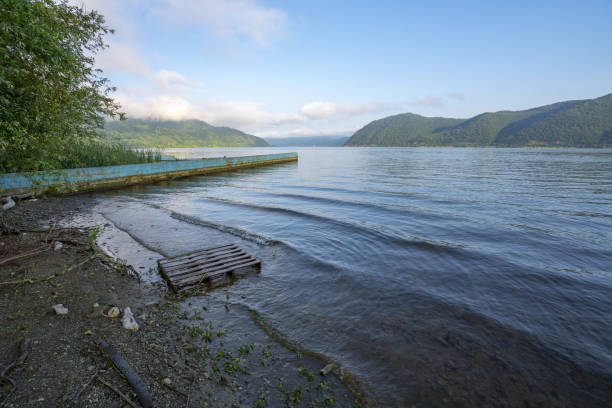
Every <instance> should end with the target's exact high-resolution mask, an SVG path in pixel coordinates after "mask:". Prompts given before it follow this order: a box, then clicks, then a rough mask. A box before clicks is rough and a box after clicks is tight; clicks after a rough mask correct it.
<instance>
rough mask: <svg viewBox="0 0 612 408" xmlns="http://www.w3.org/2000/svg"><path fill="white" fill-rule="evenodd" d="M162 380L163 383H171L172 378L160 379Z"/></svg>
mask: <svg viewBox="0 0 612 408" xmlns="http://www.w3.org/2000/svg"><path fill="white" fill-rule="evenodd" d="M162 382H163V383H164V385H171V384H172V380H171V379H169V378H168V377H166V378H164V379H163V380H162Z"/></svg>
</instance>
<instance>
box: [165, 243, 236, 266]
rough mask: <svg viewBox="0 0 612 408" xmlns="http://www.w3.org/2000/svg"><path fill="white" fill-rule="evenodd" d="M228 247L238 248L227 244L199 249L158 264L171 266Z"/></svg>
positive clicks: (166, 259)
mask: <svg viewBox="0 0 612 408" xmlns="http://www.w3.org/2000/svg"><path fill="white" fill-rule="evenodd" d="M230 247H233V248H238V247H237V246H236V244H228V245H223V246H220V247H215V248H207V249H199V250H197V251H192V252H188V253H186V254H182V255H179V256H175V257H172V258H165V259H160V262H161V263H162V264H164V265H169V264H172V263H174V262H180V261H183V260H185V259H189V258H193V257H197V256H200V255H206V254H210V253H214V252H220V251H225V250H228V249H230Z"/></svg>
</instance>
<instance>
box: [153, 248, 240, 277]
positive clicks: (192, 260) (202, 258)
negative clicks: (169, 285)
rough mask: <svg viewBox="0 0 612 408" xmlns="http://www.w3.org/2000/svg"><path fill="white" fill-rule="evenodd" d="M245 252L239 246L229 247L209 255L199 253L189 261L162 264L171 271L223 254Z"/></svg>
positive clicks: (232, 254) (235, 254) (230, 254)
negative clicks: (227, 249) (168, 264)
mask: <svg viewBox="0 0 612 408" xmlns="http://www.w3.org/2000/svg"><path fill="white" fill-rule="evenodd" d="M243 253H245V252H244V251H243V250H242V249H240V248H236V249H231V250H229V251H223V252H217V253H215V254H211V255H200V256H199V257H197V258H192V259H191V260H189V261H186V262H184V263H180V264H173V265H170V266H167V265H164V269H166V271H167V272H170V271H173V270H177V269H183V268H187V267H189V266H190V265H198V264H201V263H202V262H209V261H211V260H214V259H217V258H221V257H224V256H227V255H229V256H237V255H240V254H243Z"/></svg>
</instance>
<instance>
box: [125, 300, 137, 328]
mask: <svg viewBox="0 0 612 408" xmlns="http://www.w3.org/2000/svg"><path fill="white" fill-rule="evenodd" d="M121 323H122V324H123V327H125V328H126V329H128V330H133V331H136V330H138V328H139V326H138V323H136V319H134V315H133V314H132V311H131V310H130V307H129V306H128V307H126V308H125V309H123V317H122V318H121Z"/></svg>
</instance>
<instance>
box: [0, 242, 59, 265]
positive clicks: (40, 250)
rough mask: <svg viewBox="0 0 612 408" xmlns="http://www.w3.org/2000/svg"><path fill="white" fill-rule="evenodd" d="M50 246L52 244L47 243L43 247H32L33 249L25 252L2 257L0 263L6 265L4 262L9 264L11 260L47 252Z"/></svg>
mask: <svg viewBox="0 0 612 408" xmlns="http://www.w3.org/2000/svg"><path fill="white" fill-rule="evenodd" d="M49 248H50V245H46V246H44V247H42V248H35V249H31V250H29V251H26V252H23V253H21V254H19V255H15V256H10V257H8V258H4V259H1V260H0V265H4V264H7V263H9V262H13V261H17V260H19V259H24V258H29V257H31V256H34V255H37V254H40V253H42V252H45V251H47V250H48V249H49Z"/></svg>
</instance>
